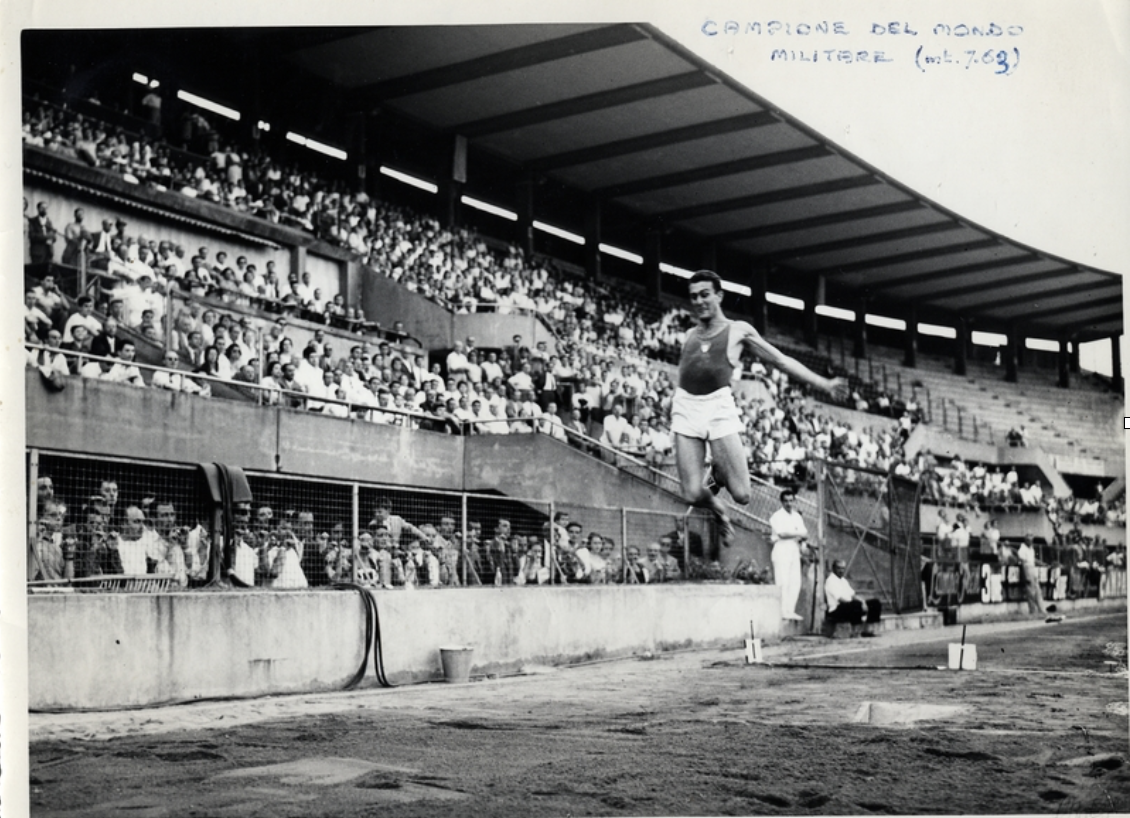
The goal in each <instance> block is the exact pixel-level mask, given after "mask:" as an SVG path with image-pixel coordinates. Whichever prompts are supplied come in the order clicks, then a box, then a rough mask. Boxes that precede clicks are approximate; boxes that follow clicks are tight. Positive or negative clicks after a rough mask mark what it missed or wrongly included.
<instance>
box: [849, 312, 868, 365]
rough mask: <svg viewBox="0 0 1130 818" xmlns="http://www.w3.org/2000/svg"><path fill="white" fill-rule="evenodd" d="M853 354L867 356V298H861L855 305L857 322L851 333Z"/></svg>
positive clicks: (854, 355)
mask: <svg viewBox="0 0 1130 818" xmlns="http://www.w3.org/2000/svg"><path fill="white" fill-rule="evenodd" d="M851 341H852V343H851V356H852V357H853V358H866V357H867V299H866V298H861V299H859V301H858V302H857V303H856V305H855V324H854V325H853V326H852V333H851Z"/></svg>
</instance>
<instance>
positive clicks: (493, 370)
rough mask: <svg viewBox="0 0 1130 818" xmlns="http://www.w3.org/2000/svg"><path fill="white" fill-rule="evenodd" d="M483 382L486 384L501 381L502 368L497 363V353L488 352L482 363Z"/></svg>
mask: <svg viewBox="0 0 1130 818" xmlns="http://www.w3.org/2000/svg"><path fill="white" fill-rule="evenodd" d="M482 367H483V380H484V381H486V382H487V383H494V381H495V380H496V379H497V380H502V367H501V366H499V363H498V353H497V352H488V353H487V359H486V360H485V361H483V364H482Z"/></svg>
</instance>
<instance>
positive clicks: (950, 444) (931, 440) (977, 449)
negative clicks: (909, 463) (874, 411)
mask: <svg viewBox="0 0 1130 818" xmlns="http://www.w3.org/2000/svg"><path fill="white" fill-rule="evenodd" d="M924 449H928V450H930V451H931V452H933V453H934V454H937V455H941V456H943V457H953V456H954V455H961V457H962V459H963V460H965V461H966V462H970V461H973V462H978V463H992V464H995V465H1000V466H1032V467H1034V468H1037V469H1039V470H1040V474H1041V475H1042V476H1043V479H1044V485H1045V486H1051V490H1052V493H1053V494H1055V496H1056V497H1066V496H1067V495H1069V494H1071V487H1070V486H1068V485H1067V481H1065V480H1064V479H1063V476H1062V475H1061V474H1060V472H1059V470H1057V469H1056V466H1055V462H1054V461H1053V459H1052V457H1051V456H1050V455H1048V454H1047V452H1045V451H1043V450H1042V449H1038V448H1035V447H1016V448H1014V447H1011V446H992V445H990V444H988V443H975V442H973V441H969V440H960V439H958V438H956V437H954V436H952V435H950V434H948V433H946V432H944V431H942V430H941V429H939V428H937V427H935V426H929V425H927V424H924V423H920V424H918V426H917V427H915V429H914V431H913V432H911V434H910V437H909V438H908V439H907V441H906V454H907V457H916V456H917V455H918V453H919V452H920V451H923V450H924ZM1093 462H1095V463H1101V461H1098V460H1096V461H1093ZM1117 473H1120V472H1115V474H1117ZM1111 476H1114V475H1113V474H1112V475H1111Z"/></svg>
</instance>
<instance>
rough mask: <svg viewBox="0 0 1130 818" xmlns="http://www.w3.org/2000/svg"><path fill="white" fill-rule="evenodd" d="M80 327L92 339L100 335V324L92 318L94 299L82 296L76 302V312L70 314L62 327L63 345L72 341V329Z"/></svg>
mask: <svg viewBox="0 0 1130 818" xmlns="http://www.w3.org/2000/svg"><path fill="white" fill-rule="evenodd" d="M77 326H82V327H85V328H86V331H87V333H89V335H90V336H91V338H93V337H94V336H96V335H100V334H101V333H102V322H101V321H99V320H98V319H97V318H95V317H94V299H93V298H91V297H90V296H89V295H84V296H82V297H81V298H79V300H78V312H76V313H72V314H71V316H70V317H69V318H68V319H67V323H66V325H65V326H64V327H63V343H70V342H72V341H74V328H75V327H77Z"/></svg>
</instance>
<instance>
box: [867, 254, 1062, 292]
mask: <svg viewBox="0 0 1130 818" xmlns="http://www.w3.org/2000/svg"><path fill="white" fill-rule="evenodd" d="M1039 259H1040V257H1039V256H1037V255H1036V254H1035V253H1025V254H1024V255H1021V256H1009V257H1008V258H998V259H994V260H993V261H979V262H977V263H976V264H966V265H965V266H964V267H954V268H953V269H950V270H932V271H930V272H928V273H911V274H910V275H904V276H892V277H890V278H885V279H883V280H882V281H879V282H876V283H875V284H872V285H870V286H871V289H872V291H878V290H893V289H895V288H896V287H906V286H909V285H911V284H922V283H924V282H927V281H938V280H939V279H944V278H964V277H965V276H971V275H978V274H980V273H987V272H989V271H990V270H999V269H1002V268H1004V267H1013V266H1015V265H1017V264H1030V263H1032V262H1033V261H1039Z"/></svg>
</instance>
